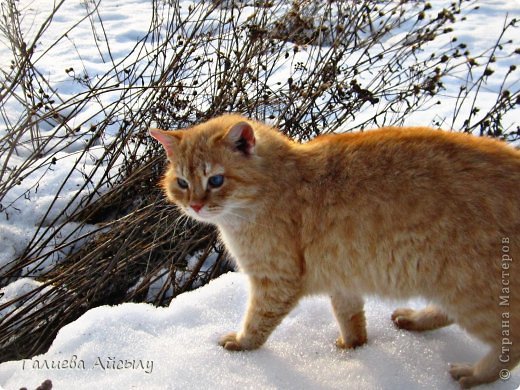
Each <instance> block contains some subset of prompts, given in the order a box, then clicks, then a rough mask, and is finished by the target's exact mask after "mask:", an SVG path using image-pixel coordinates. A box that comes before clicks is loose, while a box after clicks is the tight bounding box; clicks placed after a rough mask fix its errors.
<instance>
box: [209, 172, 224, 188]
mask: <svg viewBox="0 0 520 390" xmlns="http://www.w3.org/2000/svg"><path fill="white" fill-rule="evenodd" d="M208 183H209V185H210V187H212V188H218V187H220V186H221V185H222V184H224V176H223V175H215V176H211V177H210V178H209V180H208Z"/></svg>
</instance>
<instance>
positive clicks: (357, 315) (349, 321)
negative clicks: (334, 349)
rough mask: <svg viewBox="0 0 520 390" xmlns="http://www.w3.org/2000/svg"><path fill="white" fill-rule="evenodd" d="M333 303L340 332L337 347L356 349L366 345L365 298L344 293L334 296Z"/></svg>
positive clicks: (332, 297)
mask: <svg viewBox="0 0 520 390" xmlns="http://www.w3.org/2000/svg"><path fill="white" fill-rule="evenodd" d="M331 301H332V308H333V309H334V315H335V316H336V320H337V321H338V325H339V330H340V337H339V338H338V339H337V341H336V345H337V346H338V347H340V348H355V347H359V346H361V345H363V344H365V343H366V342H367V330H366V320H365V312H364V311H363V304H364V303H363V298H362V297H361V296H359V295H356V294H349V293H346V292H342V293H335V294H333V295H332V296H331Z"/></svg>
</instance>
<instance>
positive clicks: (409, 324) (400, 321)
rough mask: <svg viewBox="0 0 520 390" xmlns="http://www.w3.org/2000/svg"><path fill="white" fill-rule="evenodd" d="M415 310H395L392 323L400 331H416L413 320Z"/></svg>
mask: <svg viewBox="0 0 520 390" xmlns="http://www.w3.org/2000/svg"><path fill="white" fill-rule="evenodd" d="M414 314H415V310H412V309H408V308H399V309H395V310H394V312H393V313H392V321H393V322H394V324H395V325H396V326H397V327H398V328H399V329H406V330H415V328H416V324H415V319H414V318H413V317H414Z"/></svg>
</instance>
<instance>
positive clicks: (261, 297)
mask: <svg viewBox="0 0 520 390" xmlns="http://www.w3.org/2000/svg"><path fill="white" fill-rule="evenodd" d="M300 296H301V285H300V281H297V280H270V279H267V278H254V277H251V278H250V292H249V303H248V308H247V312H246V315H245V318H244V321H243V325H242V330H241V331H240V332H239V333H230V334H228V335H226V336H224V337H222V338H221V339H220V341H219V344H220V345H221V346H223V347H224V348H226V349H228V350H231V351H241V350H250V349H256V348H259V347H260V346H262V344H264V342H265V341H266V340H267V338H268V337H269V335H270V334H271V333H272V331H273V330H274V329H275V328H276V327H277V326H278V324H280V322H282V320H283V318H284V317H285V316H286V315H287V314H288V313H289V311H291V309H293V308H294V306H296V304H297V303H298V300H299V298H300Z"/></svg>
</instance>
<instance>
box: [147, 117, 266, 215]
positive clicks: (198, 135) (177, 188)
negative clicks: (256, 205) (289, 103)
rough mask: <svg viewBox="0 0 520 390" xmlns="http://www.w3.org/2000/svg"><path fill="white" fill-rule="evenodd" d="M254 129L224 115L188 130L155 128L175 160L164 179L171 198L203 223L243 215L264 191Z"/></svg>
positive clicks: (168, 152) (248, 124) (171, 160)
mask: <svg viewBox="0 0 520 390" xmlns="http://www.w3.org/2000/svg"><path fill="white" fill-rule="evenodd" d="M254 126H255V123H254V122H251V121H248V120H247V119H246V118H243V117H241V116H238V115H225V116H221V117H217V118H214V119H212V120H210V121H208V122H205V123H202V124H199V125H197V126H194V127H192V128H189V129H187V130H180V131H179V130H177V131H164V130H159V129H151V130H150V135H151V136H152V137H154V138H155V139H156V140H158V141H159V142H160V143H161V144H162V145H163V147H164V149H165V151H166V155H167V158H168V160H169V162H170V166H169V168H168V171H167V172H166V175H165V176H164V178H163V181H162V186H163V188H164V190H165V192H166V195H167V196H168V198H169V200H170V201H172V202H174V203H175V204H177V206H179V207H180V209H181V210H182V211H183V212H184V213H185V214H187V215H188V216H190V217H193V218H195V219H197V220H199V221H203V222H209V223H215V224H218V223H222V222H225V221H226V220H229V219H230V218H232V217H238V218H240V217H243V216H244V211H246V210H247V209H248V208H249V206H250V204H251V202H253V201H254V199H255V198H256V196H257V192H258V189H259V186H258V180H259V178H258V169H256V166H257V164H258V156H257V155H256V151H255V148H256V141H257V139H256V136H255V129H254Z"/></svg>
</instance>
